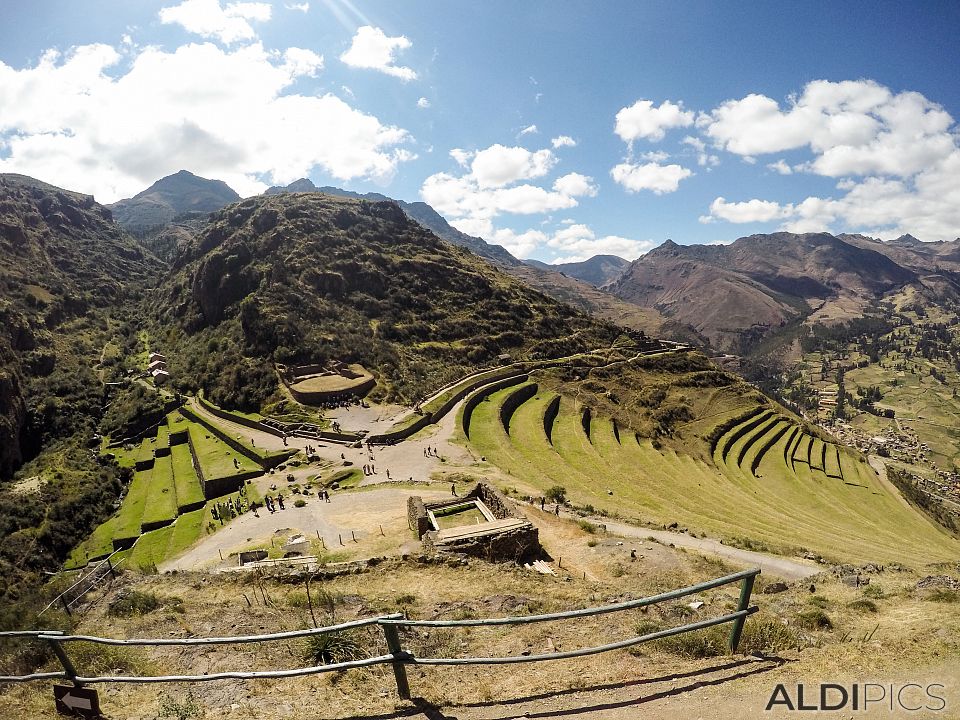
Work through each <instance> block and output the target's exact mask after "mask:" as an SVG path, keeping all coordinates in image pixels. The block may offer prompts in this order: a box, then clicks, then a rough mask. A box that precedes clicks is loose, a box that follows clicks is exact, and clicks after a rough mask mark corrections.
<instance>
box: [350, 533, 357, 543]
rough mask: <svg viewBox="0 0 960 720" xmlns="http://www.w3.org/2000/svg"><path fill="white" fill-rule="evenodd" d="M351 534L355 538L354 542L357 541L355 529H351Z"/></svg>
mask: <svg viewBox="0 0 960 720" xmlns="http://www.w3.org/2000/svg"><path fill="white" fill-rule="evenodd" d="M350 536H351V537H352V538H353V541H354V542H356V541H357V534H356V533H355V532H354V531H353V530H351V531H350Z"/></svg>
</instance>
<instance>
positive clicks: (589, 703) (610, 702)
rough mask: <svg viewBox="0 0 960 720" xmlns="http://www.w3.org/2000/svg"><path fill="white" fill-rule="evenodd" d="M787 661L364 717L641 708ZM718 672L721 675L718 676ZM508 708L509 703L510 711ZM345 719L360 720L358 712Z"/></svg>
mask: <svg viewBox="0 0 960 720" xmlns="http://www.w3.org/2000/svg"><path fill="white" fill-rule="evenodd" d="M787 662H790V661H789V660H786V659H784V658H780V657H776V656H768V657H752V658H745V659H742V660H732V661H729V662H725V663H722V664H718V665H711V666H708V667H703V668H698V669H696V670H689V671H686V672H677V673H670V674H668V675H660V676H656V677H649V678H640V679H637V680H630V681H627V682H618V683H606V684H601V685H588V686H585V687H578V688H571V689H567V690H554V691H547V692H543V693H538V694H536V695H524V696H522V697H516V698H511V699H508V700H491V701H487V702H478V703H463V704H462V705H456V706H451V707H440V706H437V705H434V704H433V703H431V702H430V701H428V700H425V699H424V698H414V700H413V703H414V705H415V707H409V708H404V709H402V710H397V711H396V712H393V713H387V714H383V715H377V716H374V717H373V718H372V719H371V717H370V716H367V715H365V716H363V717H364V718H367V719H368V720H394V719H395V718H426V720H458V718H459V717H461V716H460V715H458V714H457V712H456V711H457V709H458V708H460V709H463V710H466V711H467V716H469V717H471V718H472V717H477V716H478V715H477V712H476V711H474V712H471V711H470V709H471V708H475V709H481V708H486V712H483V711H482V710H480V712H481V714H482V716H483V717H484V718H487V719H488V720H501V719H502V720H512V718H516V717H517V716H518V714H519V715H521V716H522V717H524V718H555V717H572V716H577V715H582V714H587V713H592V712H602V711H608V710H617V709H621V708H629V707H639V706H641V705H645V704H647V703H651V702H655V701H657V700H663V699H665V698H670V697H675V696H679V695H683V694H685V693H688V692H693V691H695V690H700V689H702V688H706V687H712V686H719V685H724V684H726V683H729V682H733V681H735V680H740V679H743V678H747V677H751V676H754V675H762V674H764V673H767V672H770V671H772V670H776V669H777V668H779V667H780V666H782V665H784V664H785V663H787ZM718 673H719V675H718ZM679 680H689V682H687V683H684V684H682V685H677V684H675V683H676V682H677V681H679ZM660 683H674V684H671V685H670V686H669V687H667V688H665V689H662V690H656V689H654V691H653V692H652V693H651V694H649V695H645V694H642V693H639V694H638V693H632V692H630V690H631V689H632V688H641V687H644V686H649V685H658V684H660ZM592 693H605V694H606V695H607V696H609V695H611V694H612V695H614V697H613V698H610V699H607V697H604V701H603V702H593V701H595V700H599V699H600V698H596V697H591V694H592ZM568 696H571V697H570V702H569V703H565V702H563V699H564V698H566V697H568ZM549 700H553V701H554V702H551V703H550V707H549V708H544V709H538V710H532V709H523V710H519V709H518V708H516V707H511V706H516V705H525V704H527V703H537V702H540V701H549ZM496 708H504V712H503V713H502V714H501V713H497V711H496ZM507 708H510V709H509V710H508V709H507ZM349 720H360V719H359V716H357V717H355V718H351V719H349Z"/></svg>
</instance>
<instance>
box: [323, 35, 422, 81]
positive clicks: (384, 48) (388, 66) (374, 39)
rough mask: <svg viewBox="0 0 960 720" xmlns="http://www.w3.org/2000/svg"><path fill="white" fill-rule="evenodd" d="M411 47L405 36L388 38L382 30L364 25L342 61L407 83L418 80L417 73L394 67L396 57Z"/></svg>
mask: <svg viewBox="0 0 960 720" xmlns="http://www.w3.org/2000/svg"><path fill="white" fill-rule="evenodd" d="M411 45H412V43H411V42H410V41H409V40H408V39H407V38H406V37H404V36H403V35H398V36H396V37H388V36H387V35H385V34H384V32H383V30H381V29H380V28H378V27H372V26H370V25H364V26H363V27H361V28H359V29H358V30H357V34H356V35H354V36H353V42H351V44H350V48H349V49H348V50H347V51H346V52H344V53H343V54H342V55H340V59H341V60H342V61H343V62H344V63H345V64H347V65H349V66H350V67H355V68H366V69H369V70H378V71H379V72H382V73H386V74H387V75H392V76H393V77H396V78H400V79H401V80H403V81H404V82H406V81H408V80H414V79H416V77H417V73H416V72H414V71H413V70H411V69H410V68H408V67H404V66H402V65H394V60H395V59H396V58H395V57H394V56H395V55H396V54H397V53H398V52H400V51H401V50H406V49H407V48H409V47H410V46H411Z"/></svg>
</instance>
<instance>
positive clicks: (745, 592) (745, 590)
mask: <svg viewBox="0 0 960 720" xmlns="http://www.w3.org/2000/svg"><path fill="white" fill-rule="evenodd" d="M755 578H756V575H748V576H747V577H745V578H744V579H743V580H742V581H741V582H740V602H739V603H737V611H738V612H743V611H744V610H746V609H747V608H748V607H750V593H752V592H753V581H754V579H755ZM746 619H747V616H746V615H744V616H742V617H738V618H737V619H736V620H734V621H733V627H731V628H730V638H729V640H728V641H727V646H728V647H729V648H730V652H731V653H735V652H736V651H737V647H738V646H739V645H740V635H741V634H742V633H743V623H744V622H745V621H746Z"/></svg>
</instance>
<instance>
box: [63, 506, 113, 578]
mask: <svg viewBox="0 0 960 720" xmlns="http://www.w3.org/2000/svg"><path fill="white" fill-rule="evenodd" d="M117 520H118V518H117V516H114V517H112V518H110V519H109V520H107V521H106V522H103V523H101V524H100V525H98V526H97V527H96V529H95V530H94V531H93V532H92V533H90V535H89V537H87V539H86V540H84V541H83V542H82V543H80V545H78V546H77V547H75V548H74V549H73V551H72V552H71V553H70V556H69V557H68V558H67V562H66V563H65V564H64V567H66V568H67V569H68V570H69V569H71V568H77V567H82V566H84V565H86V564H87V562H89V561H90V560H92V559H93V558H97V557H104V556H106V555H109V554H110V553H112V552H113V537H114V534H115V533H116V528H117Z"/></svg>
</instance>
